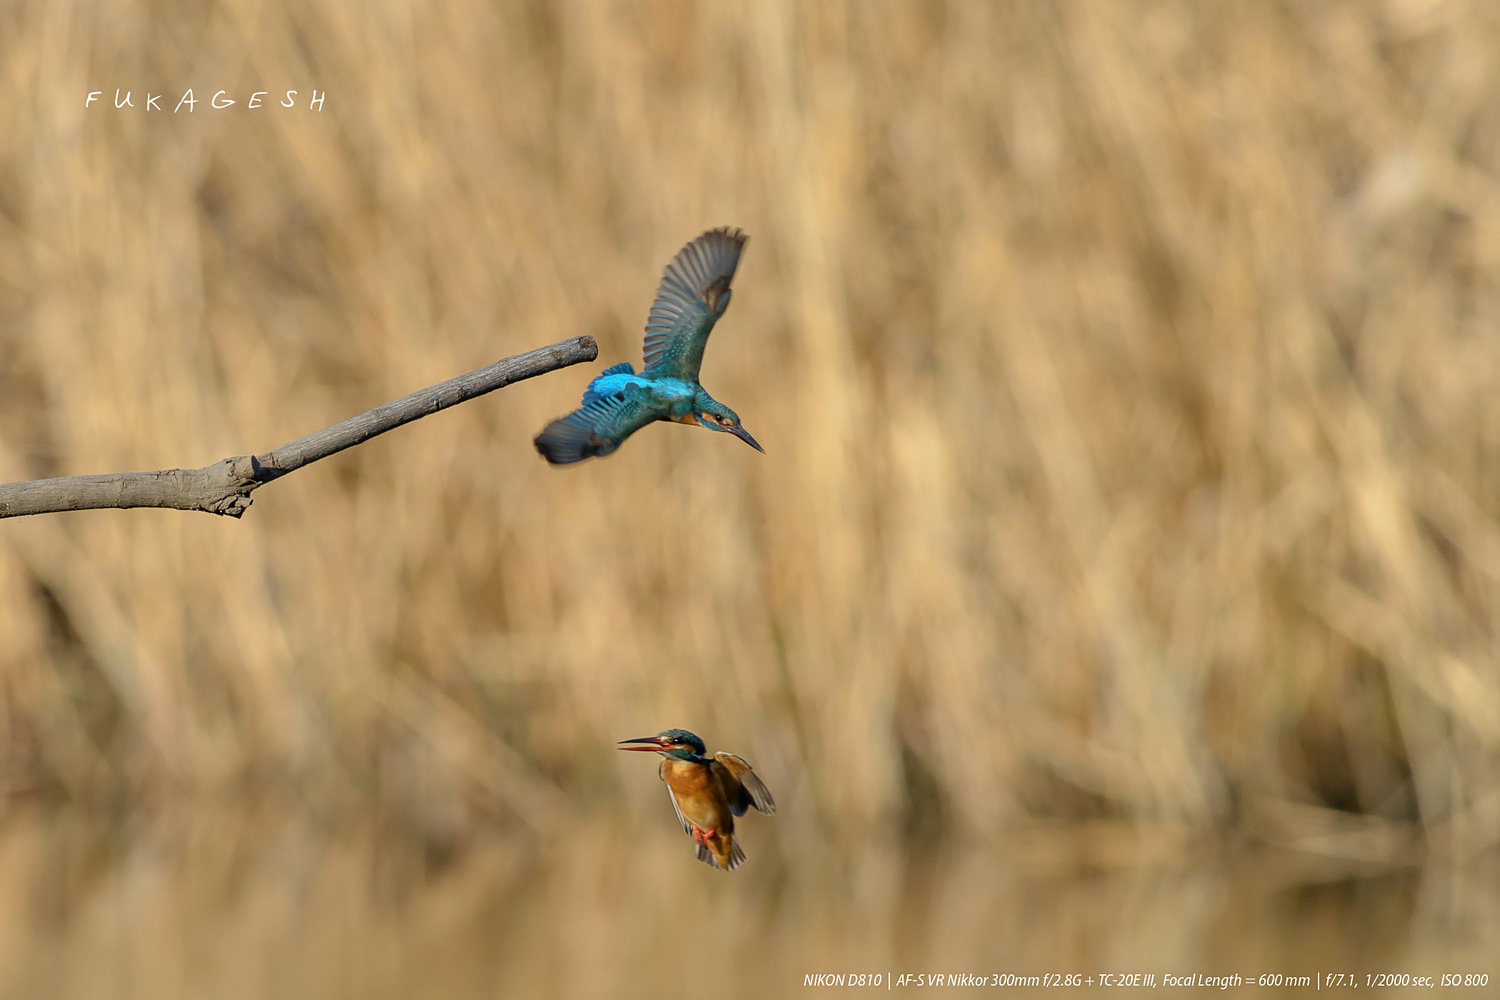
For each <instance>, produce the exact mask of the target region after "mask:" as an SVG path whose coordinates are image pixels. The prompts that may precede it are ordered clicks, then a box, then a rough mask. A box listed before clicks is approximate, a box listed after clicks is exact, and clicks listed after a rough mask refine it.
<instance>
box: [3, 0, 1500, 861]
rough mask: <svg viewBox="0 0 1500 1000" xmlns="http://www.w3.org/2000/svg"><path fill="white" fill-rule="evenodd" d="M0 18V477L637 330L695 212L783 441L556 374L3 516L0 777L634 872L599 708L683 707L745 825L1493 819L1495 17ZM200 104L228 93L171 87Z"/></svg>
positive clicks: (1144, 8)
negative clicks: (376, 428)
mask: <svg viewBox="0 0 1500 1000" xmlns="http://www.w3.org/2000/svg"><path fill="white" fill-rule="evenodd" d="M0 26H3V28H0V66H3V67H4V69H3V77H0V94H3V95H4V96H3V101H0V125H3V127H0V317H3V322H0V477H3V478H4V479H23V478H33V477H40V476H46V475H59V474H71V473H84V472H104V471H124V470H130V469H147V468H158V467H168V466H196V465H202V464H205V463H208V462H210V461H213V460H216V459H218V458H220V457H223V456H225V455H229V454H237V453H244V452H247V451H250V450H257V449H264V448H268V447H271V446H274V445H276V444H279V443H281V442H282V441H285V440H288V439H291V438H293V437H296V436H299V435H301V434H304V433H306V432H308V431H310V430H313V429H316V428H319V427H322V426H326V425H327V424H330V423H332V422H334V421H336V420H339V419H342V418H343V417H346V416H349V415H351V414H353V413H355V412H358V411H360V410H363V409H365V408H367V407H369V406H371V405H374V404H376V403H379V402H383V401H385V400H388V399H391V398H394V397H396V396H398V395H401V394H403V393H405V392H408V391H410V390H412V389H415V388H418V387H421V386H423V385H427V384H430V383H432V382H435V381H438V380H440V379H443V378H446V377H449V376H451V375H454V374H457V373H459V372H462V371H467V370H469V369H471V368H475V367H478V366H479V365H481V364H485V363H487V362H489V361H492V360H494V359H495V358H497V357H501V356H504V355H507V354H512V353H516V352H519V351H521V350H524V349H528V348H530V347H533V346H537V345H540V344H543V343H548V342H551V341H554V340H558V339H561V338H562V337H565V336H571V335H575V334H578V333H592V334H594V335H595V336H597V337H598V338H599V341H600V344H601V355H600V363H601V364H600V365H599V366H591V368H590V371H592V370H596V369H597V368H598V367H600V366H602V364H605V363H612V362H614V361H617V360H622V359H630V360H637V361H638V359H639V354H640V333H641V326H642V324H643V322H644V317H645V312H646V308H647V306H648V304H649V300H650V295H651V292H652V290H653V289H654V283H655V281H656V278H657V276H658V274H659V272H660V268H661V266H662V265H663V263H664V262H665V261H666V259H667V258H668V257H669V256H670V255H671V254H672V253H673V252H674V251H675V250H676V249H677V248H678V247H679V246H680V245H681V244H682V243H683V242H684V241H685V240H686V239H688V238H690V237H691V236H693V235H695V234H696V233H697V232H699V231H701V230H702V229H704V228H707V227H709V226H713V225H720V224H734V225H739V226H742V227H744V228H745V229H747V230H748V231H749V232H750V233H751V234H752V240H751V243H750V245H749V251H748V254H747V256H746V257H745V259H744V262H743V266H742V268H741V271H740V274H739V277H738V279H737V283H736V296H735V303H734V307H733V308H732V309H731V310H730V313H729V315H728V317H727V319H726V320H725V321H724V323H723V324H722V325H721V326H720V327H719V331H718V333H716V335H715V338H714V342H713V345H712V347H711V349H710V351H709V353H708V356H707V362H706V365H705V370H704V381H705V383H706V384H707V385H708V386H709V388H710V389H711V390H712V391H713V392H714V393H715V394H716V395H717V396H718V397H719V398H721V399H723V400H725V401H726V402H728V403H729V404H730V405H731V406H733V407H735V408H736V409H737V410H738V411H739V412H740V413H741V415H742V416H743V417H744V420H745V424H746V426H747V427H748V428H749V429H750V430H751V431H752V432H753V433H755V434H756V435H757V436H758V437H759V438H760V440H761V441H762V443H764V444H765V446H766V450H767V452H768V454H767V455H765V456H764V457H763V456H760V455H757V454H755V453H753V452H752V451H750V450H749V449H747V448H745V447H744V446H742V445H740V444H738V443H737V442H735V441H733V440H732V439H729V438H725V437H720V436H717V435H713V436H711V435H708V434H704V433H689V432H687V431H685V430H682V429H680V428H674V427H660V428H652V429H649V430H648V431H646V432H644V433H642V434H641V435H640V436H639V437H638V438H637V439H634V440H632V441H631V442H630V443H629V444H628V446H627V447H626V448H625V449H623V451H622V452H621V453H620V454H619V455H618V456H616V457H614V458H611V459H609V460H607V461H603V462H597V463H592V464H590V465H589V466H588V467H586V468H579V469H574V470H569V471H563V472H559V471H556V470H553V469H549V468H547V467H546V466H545V465H544V464H543V463H542V461H541V460H540V459H539V458H538V457H537V456H536V455H535V454H534V453H533V451H532V449H531V444H530V438H531V435H532V434H533V433H534V432H535V431H536V430H537V429H538V428H539V427H540V426H542V424H543V423H544V422H545V420H547V419H548V418H550V417H552V416H555V415H558V414H559V413H561V412H563V411H565V410H566V409H568V408H570V407H571V406H572V405H574V403H575V402H576V399H577V396H578V394H579V392H580V391H581V388H582V385H583V382H584V381H585V379H586V378H587V377H588V374H589V372H587V371H585V370H582V369H578V370H572V371H568V372H564V373H560V374H556V375H551V376H547V377H544V378H542V379H539V380H536V381H534V382H530V383H526V384H523V385H521V386H518V387H514V388H511V389H507V390H504V391H502V392H500V393H498V394H496V395H495V396H494V397H490V398H486V399H484V400H481V401H478V402H475V403H470V404H466V405H465V406H463V407H461V408H459V409H458V410H456V411H453V412H450V413H446V414H442V415H438V416H435V417H432V418H429V419H427V420H424V421H421V422H420V423H418V424H416V425H414V426H412V427H410V428H406V429H403V430H401V431H398V432H395V433H393V434H391V435H389V436H387V437H386V438H382V439H379V440H377V441H375V442H372V443H370V444H367V445H364V446H362V447H360V448H358V449H356V450H355V451H354V452H352V453H346V454H345V455H342V456H339V457H337V458H335V459H332V460H330V461H328V462H326V463H323V464H322V465H320V466H317V467H314V468H311V469H308V470H305V471H303V472H300V473H298V474H297V475H295V476H293V477H291V478H289V479H287V480H285V481H283V482H281V483H278V484H275V485H273V486H270V487H267V488H266V489H264V490H262V491H260V492H258V493H257V494H256V502H255V506H254V507H253V508H252V510H251V511H250V513H249V514H248V515H247V517H246V518H245V519H244V520H243V521H242V522H234V521H229V520H221V519H213V518H209V517H206V516H195V515H187V514H181V513H176V512H157V511H137V512H99V513H90V514H78V515H66V516H50V517H46V518H32V519H22V520H18V521H12V522H6V523H4V524H0V698H3V708H4V710H3V712H0V748H3V751H4V756H3V759H4V761H5V770H4V774H5V781H6V782H7V783H8V786H9V788H10V792H11V798H12V801H16V802H19V801H40V802H44V803H71V804H75V805H78V806H82V807H85V808H88V809H94V808H95V807H105V808H108V809H109V810H111V811H112V812H114V813H116V814H124V815H127V816H134V815H138V814H146V813H149V812H151V811H152V810H155V809H166V808H170V807H171V804H172V803H178V802H182V801H202V800H204V799H212V800H214V801H221V800H222V801H234V800H238V799H241V798H244V797H251V798H255V799H256V800H265V799H267V798H270V799H274V800H276V801H277V802H279V803H281V805H283V806H285V805H291V806H292V807H293V808H294V809H301V810H305V811H307V812H309V813H310V814H312V815H316V816H328V817H340V816H360V815H365V814H370V813H374V814H377V815H379V816H380V817H382V822H387V821H389V822H390V823H393V824H395V827H396V828H397V829H398V830H400V831H402V832H403V834H402V835H403V836H405V835H408V834H415V835H416V836H417V839H418V840H419V841H420V842H421V843H424V844H426V845H427V847H428V848H429V849H430V850H431V851H435V852H436V854H435V855H434V856H437V857H449V856H452V855H453V853H454V852H455V851H462V850H463V849H464V848H465V846H466V845H468V844H471V843H473V842H475V838H477V837H479V836H480V835H481V834H487V833H488V832H489V831H494V830H496V829H502V830H509V829H514V830H515V831H517V835H518V836H520V837H522V838H523V839H524V838H525V837H526V836H529V834H527V833H525V831H527V830H530V831H531V832H532V833H534V834H535V835H536V837H537V839H538V840H540V841H542V842H546V841H547V840H549V839H550V838H554V837H557V836H559V835H560V831H562V830H563V829H565V828H571V827H572V826H574V825H576V824H585V825H589V824H593V825H598V826H601V827H602V826H604V825H605V824H606V823H607V824H608V826H609V828H610V832H608V833H606V834H602V836H605V837H606V838H608V840H609V842H610V843H611V844H616V845H617V847H616V848H612V849H617V850H618V851H619V852H620V853H621V856H624V852H626V851H629V850H633V849H634V848H633V847H631V844H633V843H636V842H638V841H639V840H640V839H641V838H645V837H651V836H659V837H660V838H664V839H665V838H676V837H678V834H677V832H676V830H675V829H674V828H673V827H672V824H671V823H670V820H669V818H668V817H666V816H664V815H663V812H664V810H665V809H666V804H665V802H664V801H663V799H662V796H661V791H660V787H659V785H658V784H657V782H656V780H655V778H654V777H652V776H651V775H650V773H649V772H650V770H651V769H650V767H649V766H648V765H646V764H645V763H643V762H642V761H641V760H639V759H637V758H626V757H625V756H624V755H618V754H614V753H613V751H612V750H611V749H610V747H611V744H612V743H613V741H615V740H617V739H620V738H622V737H633V736H638V735H641V734H643V733H647V732H653V731H655V730H657V729H660V728H663V727H666V726H672V725H681V726H687V727H688V728H691V729H694V730H696V731H698V732H700V733H702V734H704V735H706V736H707V737H708V739H709V741H710V743H711V744H713V745H716V746H723V747H729V748H732V749H734V750H737V751H739V752H741V753H743V754H744V755H745V756H747V757H748V758H750V759H751V760H752V761H754V762H755V763H756V765H757V767H758V768H759V769H760V770H761V771H763V772H765V773H766V774H767V775H768V777H769V778H770V780H771V783H772V787H773V789H774V790H775V792H776V793H777V797H778V799H779V800H780V801H781V803H782V805H783V811H782V815H780V816H778V817H777V818H776V820H775V821H774V822H766V823H758V824H751V828H750V830H749V832H748V834H747V836H748V837H749V845H750V846H749V850H750V854H751V856H752V861H754V860H755V858H756V856H757V854H759V856H760V857H761V858H762V859H764V858H766V857H767V856H768V855H769V856H775V857H782V858H785V859H788V861H789V863H792V864H796V863H799V862H808V861H811V860H814V859H817V858H822V857H824V856H825V855H826V852H828V851H829V850H830V849H843V848H847V849H856V848H858V847H859V846H860V845H870V844H881V843H886V844H888V843H891V842H897V841H900V840H902V839H903V838H912V837H915V838H918V839H927V838H931V837H935V836H941V835H954V836H955V837H957V838H959V839H961V840H963V841H965V842H968V843H978V844H983V843H987V842H990V841H991V840H992V839H993V838H995V837H998V836H1002V835H1005V834H1007V833H1008V832H1010V831H1014V830H1016V829H1018V828H1024V827H1025V826H1026V825H1027V824H1028V823H1030V822H1032V821H1037V820H1045V821H1065V822H1068V821H1083V820H1112V821H1113V820H1123V821H1126V822H1127V823H1133V824H1140V825H1142V826H1143V827H1149V828H1151V829H1165V828H1170V829H1173V830H1178V831H1188V832H1189V833H1191V832H1192V831H1202V832H1224V831H1231V832H1236V833H1243V834H1245V835H1248V836H1249V837H1251V838H1253V839H1257V840H1263V841H1271V842H1275V843H1290V844H1300V845H1302V846H1308V847H1313V848H1315V849H1318V850H1322V851H1327V852H1332V853H1337V854H1344V855H1352V856H1357V857H1373V858H1391V857H1399V856H1404V855H1406V854H1408V853H1409V852H1410V851H1412V850H1413V849H1414V848H1413V845H1414V844H1418V843H1420V844H1425V845H1426V846H1427V847H1428V848H1438V849H1440V850H1442V851H1444V852H1445V853H1449V852H1451V853H1453V854H1456V855H1469V854H1472V853H1473V852H1476V851H1479V850H1482V849H1484V848H1486V847H1487V846H1490V845H1493V844H1494V842H1495V840H1496V837H1497V831H1500V656H1497V646H1496V639H1497V634H1496V633H1497V622H1500V338H1497V335H1496V325H1497V321H1500V284H1497V281H1496V278H1495V275H1496V272H1497V265H1500V183H1497V177H1496V165H1497V157H1500V145H1497V144H1500V100H1496V98H1497V97H1500V85H1497V84H1500V80H1497V72H1500V70H1497V68H1496V67H1497V63H1496V61H1495V59H1494V58H1493V55H1494V53H1495V52H1496V51H1500V20H1497V17H1496V15H1495V12H1494V11H1493V10H1492V9H1491V8H1489V7H1487V6H1486V5H1484V4H1478V3H1464V2H1457V0H1453V2H1443V0H1398V2H1387V3H1383V4H1370V3H1364V2H1356V0H1349V2H1325V3H1311V4H1272V3H1260V2H1243V3H1226V4H1219V5H1213V6H1212V8H1211V9H1210V6H1209V5H1200V4H1194V3H1189V2H1157V3H1151V2H1133V3H1120V4H1089V5H1084V4H1074V5H1062V6H1060V7H1058V8H1056V9H1054V8H1052V7H1051V6H1050V5H1039V4H1024V3H1022V4H982V3H974V4H970V3H958V2H953V3H937V2H933V3H902V2H886V3H857V4H856V3H851V4H827V5H807V6H803V5H796V4H788V3H777V2H764V3H758V4H755V5H742V6H739V7H735V8H729V7H724V8H714V9H713V10H711V11H710V10H708V9H705V8H703V7H702V6H701V5H696V4H690V3H685V2H667V0H656V2H652V3H649V4H646V5H635V4H626V3H614V2H608V0H576V2H567V3H556V4H546V3H534V4H502V5H495V6H492V5H488V4H479V3H470V2H463V0H450V2H439V3H433V4H421V5H403V4H372V5H336V4H322V3H272V4H261V3H250V2H225V3H218V4H213V5H202V4H197V3H155V4H135V3H112V4H99V5H90V4H70V3H61V2H56V3H30V4H26V3H23V4H20V5H12V6H10V7H9V8H7V9H4V10H3V11H0ZM116 87H119V88H121V89H122V90H125V89H129V90H131V91H132V93H133V94H134V99H135V101H136V104H137V107H136V108H135V109H123V110H115V109H114V108H113V107H112V98H113V96H114V90H115V88H116ZM188 87H191V88H193V91H194V94H195V95H196V96H197V97H198V98H200V100H202V99H206V98H208V97H210V96H211V95H212V94H213V93H214V92H215V91H217V90H219V89H225V90H227V91H228V92H229V96H230V97H232V98H234V99H236V100H237V101H238V102H239V103H238V104H236V105H235V106H234V107H233V108H231V109H228V110H222V111H214V110H210V109H208V108H207V107H206V106H205V104H204V103H200V104H199V105H198V108H197V110H196V111H195V112H193V113H192V114H191V115H189V114H187V112H186V111H183V112H181V113H177V114H172V113H171V112H170V108H171V106H172V105H174V104H175V102H176V100H177V98H178V97H179V96H180V95H181V93H182V91H183V90H185V89H186V88H188ZM313 88H316V89H317V90H319V91H326V93H327V98H326V106H325V107H324V109H323V110H322V111H321V112H312V111H309V110H307V108H306V104H305V102H306V100H307V98H308V96H309V93H308V92H309V91H310V90H311V89H313ZM285 89H296V90H298V91H299V92H300V93H299V97H298V100H299V106H298V107H297V108H296V109H294V110H287V109H284V108H280V107H276V106H269V107H266V108H262V109H258V110H254V111H252V110H249V109H247V108H246V107H245V100H246V98H248V97H249V95H250V94H251V93H252V92H253V91H256V90H269V91H272V92H273V93H277V94H279V92H280V91H282V90H285ZM93 90H102V91H104V92H105V97H104V99H103V100H102V101H101V102H96V103H95V104H94V105H93V106H92V107H90V108H88V109H85V107H84V97H85V95H86V94H87V93H88V92H89V91H93ZM147 90H150V91H152V92H154V93H161V92H165V93H166V94H167V95H168V96H167V97H166V99H165V100H164V101H163V104H164V105H165V106H166V108H167V109H168V110H165V111H163V112H153V113H150V114H148V113H146V112H144V111H143V110H142V109H141V108H140V107H139V105H140V104H141V103H142V100H143V97H142V92H143V91H147ZM617 758H619V759H617ZM672 847H675V848H678V849H681V847H682V845H681V844H678V843H676V842H675V840H674V841H673V842H672ZM1418 849H1419V848H1418ZM680 853H682V854H683V855H686V854H687V852H686V851H685V850H680ZM685 860H688V861H690V859H686V858H685ZM763 863H766V864H768V865H769V862H763Z"/></svg>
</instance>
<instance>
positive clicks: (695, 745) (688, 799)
mask: <svg viewBox="0 0 1500 1000" xmlns="http://www.w3.org/2000/svg"><path fill="white" fill-rule="evenodd" d="M627 744H629V745H628V746H627ZM637 744H639V745H637ZM620 749H621V750H641V751H645V752H646V753H658V754H661V758H662V760H661V780H662V781H664V782H666V784H667V795H668V796H669V797H670V798H671V799H672V808H673V809H674V810H676V811H677V821H678V822H679V823H681V824H682V831H683V832H684V833H686V834H688V835H689V836H691V837H692V838H693V843H695V844H697V845H698V860H699V861H701V862H703V863H704V864H706V865H708V866H710V867H712V868H719V869H722V870H723V871H726V872H730V871H734V870H735V869H736V868H738V867H739V866H740V865H742V864H744V862H745V852H744V850H743V849H741V847H740V845H739V841H737V840H735V839H734V818H735V817H736V816H743V815H745V812H746V811H747V810H748V809H750V808H751V807H752V806H753V807H754V808H756V809H758V810H760V811H761V812H762V813H765V814H766V815H767V816H774V815H776V802H775V800H773V799H772V798H771V791H770V789H768V788H767V787H766V785H765V782H763V781H761V780H760V777H759V776H758V775H756V773H755V772H754V771H752V770H751V769H750V765H749V764H747V763H745V761H744V759H743V758H740V757H736V756H735V755H734V754H732V753H726V752H725V751H723V750H720V751H719V752H718V753H716V754H714V755H713V756H708V755H706V753H705V749H706V748H705V747H704V745H703V741H702V740H700V739H699V738H698V737H697V736H694V735H693V734H692V733H690V732H688V731H687V730H686V729H667V730H664V731H662V732H660V733H657V734H656V735H655V736H643V737H641V738H640V739H636V740H621V741H620Z"/></svg>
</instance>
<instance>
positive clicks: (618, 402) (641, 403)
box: [535, 392, 666, 465]
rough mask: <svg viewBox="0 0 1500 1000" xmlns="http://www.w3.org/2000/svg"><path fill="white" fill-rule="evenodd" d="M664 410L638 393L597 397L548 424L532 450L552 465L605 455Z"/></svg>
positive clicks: (619, 393)
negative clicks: (539, 453) (534, 449)
mask: <svg viewBox="0 0 1500 1000" xmlns="http://www.w3.org/2000/svg"><path fill="white" fill-rule="evenodd" d="M665 413H666V409H665V408H664V407H662V406H660V405H657V404H656V403H654V401H653V400H651V399H650V398H649V397H647V396H645V395H644V394H642V393H638V392H618V393H615V394H614V395H611V396H605V397H599V398H596V399H594V400H593V401H592V402H589V403H586V404H585V405H583V406H582V407H580V408H579V409H577V410H574V411H573V412H572V413H570V414H568V415H567V416H566V417H561V418H559V419H557V420H554V421H552V423H550V424H548V425H547V426H546V428H545V429H544V430H543V431H542V433H540V434H538V435H537V436H536V441H535V444H536V450H537V451H539V452H541V453H542V456H543V457H544V458H546V459H547V461H549V462H551V463H552V464H553V465H570V464H572V463H573V462H581V461H583V460H584V459H585V458H591V457H593V456H595V455H599V456H601V457H602V456H604V455H609V454H612V453H613V452H614V450H615V449H616V448H618V447H620V445H621V444H622V443H624V441H625V439H626V438H628V437H630V435H632V434H634V433H635V432H636V431H638V430H640V429H641V428H642V427H645V426H646V425H647V424H649V423H650V422H651V421H653V420H658V419H660V418H661V417H662V416H664V415H665Z"/></svg>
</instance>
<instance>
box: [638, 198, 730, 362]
mask: <svg viewBox="0 0 1500 1000" xmlns="http://www.w3.org/2000/svg"><path fill="white" fill-rule="evenodd" d="M746 239H747V237H746V236H745V234H744V233H742V232H740V231H739V230H738V229H731V228H729V227H727V226H726V227H724V228H721V229H711V230H709V231H708V232H706V233H704V234H703V235H702V236H700V237H698V238H697V239H695V240H693V241H692V242H691V243H689V244H688V245H687V246H685V247H683V248H682V249H681V250H679V251H678V252H677V256H676V257H673V258H672V262H671V263H670V264H668V265H667V268H666V270H665V271H664V272H663V273H662V276H661V284H660V285H659V286H658V287H657V289H656V301H655V302H653V303H651V314H650V316H649V317H647V319H646V367H645V370H644V371H642V372H641V374H643V375H656V376H663V375H664V376H667V377H669V378H676V379H681V380H682V381H684V382H697V381H698V369H699V368H700V367H701V366H702V364H703V348H704V347H705V346H707V344H708V335H709V333H710V332H711V331H712V330H713V328H714V323H716V322H718V319H719V317H720V316H722V315H724V310H725V309H727V308H729V283H730V282H731V281H733V280H734V271H735V268H737V267H739V263H740V251H741V250H742V249H743V248H744V246H745V240H746Z"/></svg>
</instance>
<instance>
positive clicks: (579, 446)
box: [535, 417, 619, 465]
mask: <svg viewBox="0 0 1500 1000" xmlns="http://www.w3.org/2000/svg"><path fill="white" fill-rule="evenodd" d="M535 444H536V450H537V451H539V452H541V453H542V457H543V458H545V459H546V460H547V461H549V462H551V463H552V464H553V465H571V464H572V463H574V462H582V461H583V460H584V459H586V458H592V457H594V456H595V455H608V454H610V453H612V452H613V451H614V450H615V449H616V448H618V447H619V445H617V444H615V442H613V441H609V440H606V439H604V438H602V437H600V436H599V435H597V434H595V433H594V432H593V431H592V430H591V429H589V428H587V427H580V426H578V424H576V423H574V422H573V421H572V420H571V419H570V418H568V417H562V418H560V419H558V420H554V421H552V423H550V424H548V425H547V427H546V429H545V430H543V431H542V433H540V434H538V435H537V436H536V442H535Z"/></svg>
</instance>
